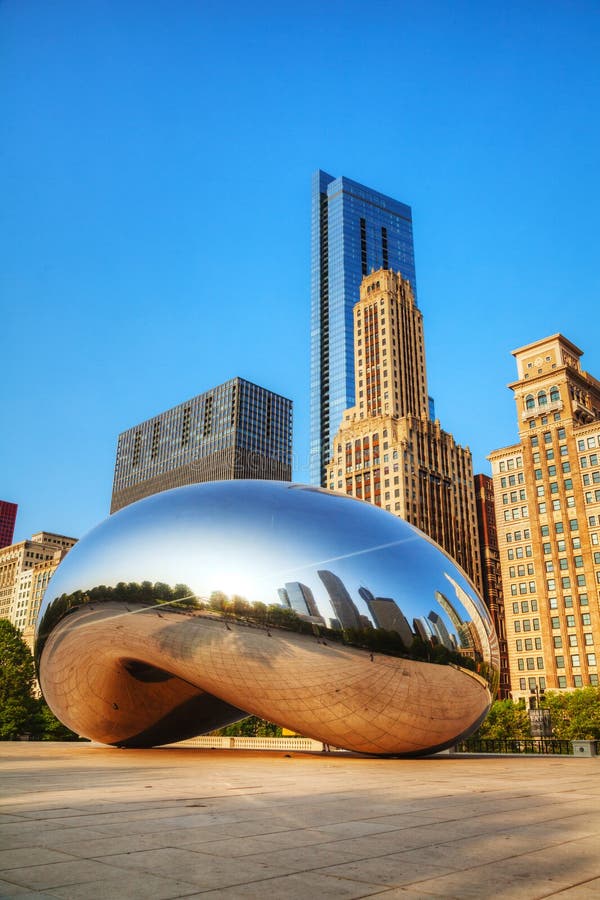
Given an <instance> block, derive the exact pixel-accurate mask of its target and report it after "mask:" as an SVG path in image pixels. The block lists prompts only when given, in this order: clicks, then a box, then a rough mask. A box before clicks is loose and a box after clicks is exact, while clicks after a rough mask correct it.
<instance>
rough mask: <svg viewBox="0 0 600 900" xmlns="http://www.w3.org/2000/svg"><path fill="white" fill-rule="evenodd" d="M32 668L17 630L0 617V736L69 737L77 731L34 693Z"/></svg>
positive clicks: (6, 738)
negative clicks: (64, 723) (58, 717)
mask: <svg viewBox="0 0 600 900" xmlns="http://www.w3.org/2000/svg"><path fill="white" fill-rule="evenodd" d="M34 689H35V670H34V665H33V657H32V655H31V651H30V650H29V647H28V646H27V644H26V643H25V641H24V640H23V638H22V637H21V632H20V631H19V630H18V629H17V628H15V626H14V625H13V624H12V623H11V622H9V621H8V620H7V619H0V740H3V741H10V740H15V739H16V738H18V737H19V735H21V734H31V735H33V736H34V737H36V738H39V739H41V740H44V741H71V740H76V739H77V735H76V734H74V733H73V732H72V731H70V730H69V729H68V728H67V727H66V726H65V725H63V724H62V722H59V721H58V719H57V718H56V716H55V715H54V714H53V712H52V711H51V709H50V707H49V706H48V704H47V703H46V701H45V700H44V699H43V697H35V696H34Z"/></svg>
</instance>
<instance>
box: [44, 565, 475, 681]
mask: <svg viewBox="0 0 600 900" xmlns="http://www.w3.org/2000/svg"><path fill="white" fill-rule="evenodd" d="M107 602H117V603H121V604H124V605H125V606H126V607H127V605H128V604H131V605H132V606H134V605H135V606H139V605H147V606H148V608H152V607H156V606H168V607H169V609H170V610H172V611H173V612H175V613H180V614H195V613H198V612H200V613H204V614H207V613H208V614H209V615H216V616H218V617H219V618H223V619H225V620H226V621H227V620H230V621H237V622H242V623H244V624H247V625H258V626H260V627H262V628H266V629H269V628H278V629H284V630H287V631H295V632H298V633H299V634H305V635H312V636H313V637H315V638H317V639H319V640H321V641H323V642H327V641H331V642H332V643H333V642H335V643H342V644H345V645H347V646H351V647H356V648H359V649H363V650H368V651H370V652H371V653H376V652H378V653H382V654H385V655H387V656H396V657H403V658H406V659H415V660H420V661H424V662H430V663H437V664H441V665H447V664H454V665H457V666H460V667H461V668H463V669H470V670H471V671H480V670H481V667H482V666H483V667H484V668H485V663H484V662H483V660H475V659H473V658H471V657H470V656H467V655H465V654H462V653H460V652H458V651H455V650H451V649H449V648H448V647H446V646H444V645H443V644H441V643H435V640H434V639H432V640H431V641H426V640H424V639H423V638H422V637H421V636H420V635H418V634H417V635H415V636H414V637H413V640H412V643H411V644H410V646H406V644H405V643H404V641H403V640H402V638H401V636H400V634H399V633H398V632H397V631H390V630H387V629H384V628H374V627H373V626H372V625H370V626H369V627H366V626H365V627H360V628H357V627H351V628H340V629H334V628H329V627H328V626H326V625H324V624H320V623H319V624H317V623H315V622H310V621H307V620H306V619H304V618H303V617H302V616H300V615H299V614H298V613H297V612H296V611H295V610H293V609H291V608H289V607H285V606H281V605H279V604H277V603H271V604H266V603H262V602H260V601H255V602H254V603H250V602H249V601H248V600H246V599H245V598H244V597H240V596H238V595H234V596H232V597H229V596H227V595H226V594H225V593H223V592H222V591H213V593H212V594H211V595H210V597H208V598H207V599H202V598H199V597H197V596H196V595H195V594H193V592H192V591H191V589H190V588H189V587H188V586H187V585H185V584H176V585H174V586H173V587H172V586H171V585H168V584H165V583H164V582H158V581H157V582H155V583H152V582H150V581H143V582H141V583H138V582H122V581H121V582H119V583H118V584H117V585H115V586H114V587H108V586H106V585H98V586H97V587H93V588H90V589H89V590H86V591H74V592H73V593H71V594H62V595H61V596H60V597H57V598H56V599H54V600H53V601H52V602H51V603H50V605H49V606H48V608H47V609H46V612H45V613H44V616H43V617H42V619H41V620H40V623H39V627H38V640H37V645H36V658H37V659H38V660H39V658H40V655H41V652H42V650H43V647H44V644H45V641H46V640H47V638H48V636H49V634H50V632H51V630H52V628H53V627H54V625H56V624H57V623H58V622H59V621H60V619H62V618H63V617H64V616H66V615H68V614H69V613H71V612H74V611H75V610H77V609H80V608H81V607H83V606H85V607H88V608H89V607H90V606H93V604H100V603H107ZM481 674H485V673H483V672H481Z"/></svg>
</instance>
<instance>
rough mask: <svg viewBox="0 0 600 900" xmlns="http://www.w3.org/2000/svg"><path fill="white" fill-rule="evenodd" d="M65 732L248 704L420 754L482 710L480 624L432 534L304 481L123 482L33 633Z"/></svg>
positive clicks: (475, 602) (325, 730)
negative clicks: (163, 485)
mask: <svg viewBox="0 0 600 900" xmlns="http://www.w3.org/2000/svg"><path fill="white" fill-rule="evenodd" d="M36 660H37V665H38V672H39V679H40V684H41V687H42V691H43V694H44V696H45V698H46V700H47V702H48V704H49V705H50V707H51V708H52V710H53V711H54V712H55V714H56V715H57V716H58V717H59V718H60V719H61V720H62V721H63V722H64V723H65V724H66V725H68V726H69V727H70V728H72V729H73V730H74V731H76V732H78V733H79V734H82V735H84V736H86V737H89V738H92V739H94V740H97V741H101V742H103V743H107V744H116V745H120V746H125V747H149V746H153V745H156V744H164V743H170V742H173V741H178V740H182V739H184V738H187V737H192V736H194V735H197V734H201V733H203V732H207V731H211V730H213V729H216V728H220V727H222V726H224V725H227V724H229V723H231V722H234V721H236V720H238V719H241V718H243V717H244V716H246V715H249V714H254V715H257V716H261V717H263V718H265V719H268V720H269V721H272V722H276V723H278V724H280V725H283V726H285V727H287V728H289V729H293V730H294V731H296V732H298V733H300V734H304V735H308V736H311V737H314V738H316V739H318V740H322V741H326V742H327V743H329V744H331V745H333V746H336V747H343V748H346V749H349V750H354V751H359V752H364V753H371V754H393V755H404V754H405V755H420V754H424V753H431V752H434V751H436V750H441V749H443V748H445V747H448V746H451V745H452V744H454V743H455V742H456V741H457V740H458V739H460V738H461V737H463V736H465V735H467V734H469V733H470V732H472V731H473V730H474V729H475V728H477V726H478V725H479V723H480V722H481V721H482V719H483V718H484V717H485V715H486V714H487V712H488V709H489V707H490V704H491V701H492V699H493V695H494V692H495V688H496V685H497V680H498V650H497V640H496V636H495V634H494V631H493V627H492V624H491V621H490V618H489V616H488V613H487V611H486V609H485V607H484V605H483V604H482V602H481V601H480V599H479V598H478V596H477V594H476V592H475V591H474V589H473V587H472V585H471V583H470V582H469V580H468V579H467V578H466V576H465V575H464V574H463V573H462V571H461V570H460V569H459V568H458V567H457V566H456V564H455V563H454V562H452V560H451V559H450V558H449V557H448V556H447V554H445V553H444V552H443V551H442V550H441V549H440V548H439V547H438V546H437V545H436V544H435V543H434V542H433V541H431V540H429V539H428V538H427V537H425V536H424V535H423V534H421V532H419V531H418V530H416V529H415V528H413V527H412V526H410V525H408V524H407V523H406V522H404V521H402V520H401V519H398V518H396V517H395V516H393V515H392V514H390V513H387V512H384V511H382V510H381V509H379V508H378V507H376V506H373V505H371V504H369V503H364V502H362V501H360V500H355V499H353V498H350V497H345V496H343V495H340V494H331V493H329V492H327V491H324V490H321V489H320V488H313V487H308V486H305V485H297V484H289V483H284V482H269V481H227V482H210V483H205V484H198V485H193V486H190V487H183V488H177V489H175V490H172V491H166V492H164V493H161V494H156V495H154V496H152V497H148V498H147V499H145V500H141V501H139V502H138V503H135V504H133V505H131V506H128V507H126V508H125V509H123V510H121V511H120V512H118V513H116V514H115V515H113V516H111V517H110V518H109V519H107V520H106V521H104V522H103V523H101V524H100V525H99V526H98V527H97V528H96V529H94V530H93V531H91V532H90V533H89V534H88V535H87V536H86V537H84V538H83V539H82V540H81V541H80V542H79V543H78V544H77V545H76V546H75V548H74V549H73V550H72V551H71V552H70V553H69V555H68V556H67V557H66V559H65V560H64V561H63V562H62V563H61V565H60V567H59V569H58V571H57V572H56V574H55V576H54V578H53V579H52V582H51V583H50V586H49V588H48V590H47V592H46V596H45V598H44V602H43V605H42V609H41V611H40V617H39V620H38V632H37V638H36Z"/></svg>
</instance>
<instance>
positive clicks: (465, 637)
mask: <svg viewBox="0 0 600 900" xmlns="http://www.w3.org/2000/svg"><path fill="white" fill-rule="evenodd" d="M435 599H436V600H437V602H438V603H439V604H440V606H441V607H442V609H443V610H444V611H445V612H446V613H447V614H448V616H449V618H450V621H451V622H452V624H453V625H454V628H455V629H456V633H457V635H458V643H459V646H458V651H459V652H460V653H463V654H464V655H465V656H470V657H471V658H472V659H474V658H475V642H474V640H473V635H472V633H471V628H470V627H469V625H470V623H469V622H465V621H464V620H463V619H461V617H460V616H459V614H458V613H457V611H456V609H455V608H454V606H453V605H452V603H451V602H450V600H448V598H447V597H446V595H445V594H442V592H441V591H436V592H435Z"/></svg>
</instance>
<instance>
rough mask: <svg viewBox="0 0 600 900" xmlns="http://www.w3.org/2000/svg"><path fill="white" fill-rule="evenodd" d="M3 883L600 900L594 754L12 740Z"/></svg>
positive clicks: (99, 890)
mask: <svg viewBox="0 0 600 900" xmlns="http://www.w3.org/2000/svg"><path fill="white" fill-rule="evenodd" d="M0 783H1V789H2V806H1V808H0V896H1V897H19V898H20V900H25V898H28V897H34V896H35V897H37V898H39V897H52V898H54V897H61V898H67V900H84V898H85V900H88V898H89V900H101V898H121V897H123V898H125V897H126V898H140V900H160V898H165V900H166V898H171V897H187V898H193V897H199V898H200V897H201V898H203V900H208V898H232V900H233V898H239V897H242V898H246V897H247V898H265V897H268V898H271V900H278V898H309V900H312V898H314V900H318V898H338V897H339V898H357V897H377V898H382V900H392V898H404V900H415V898H429V897H438V898H440V897H441V898H445V900H450V898H459V900H462V898H486V900H487V898H493V897H497V898H518V900H526V898H541V897H560V898H561V900H567V898H568V900H584V898H586V900H587V898H598V897H600V758H585V759H583V758H569V757H537V758H536V757H514V756H513V757H502V758H501V757H489V758H484V757H473V756H471V757H469V756H448V755H440V756H437V757H434V758H430V759H422V760H399V759H374V758H364V757H359V756H355V755H351V754H344V753H332V754H318V753H313V754H311V753H307V754H301V753H297V752H290V751H268V752H266V751H265V752H245V751H231V750H230V751H228V750H198V749H188V748H186V749H172V748H165V749H155V750H117V749H110V748H106V747H98V746H93V745H90V744H84V743H80V744H48V743H47V744H44V743H0Z"/></svg>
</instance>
